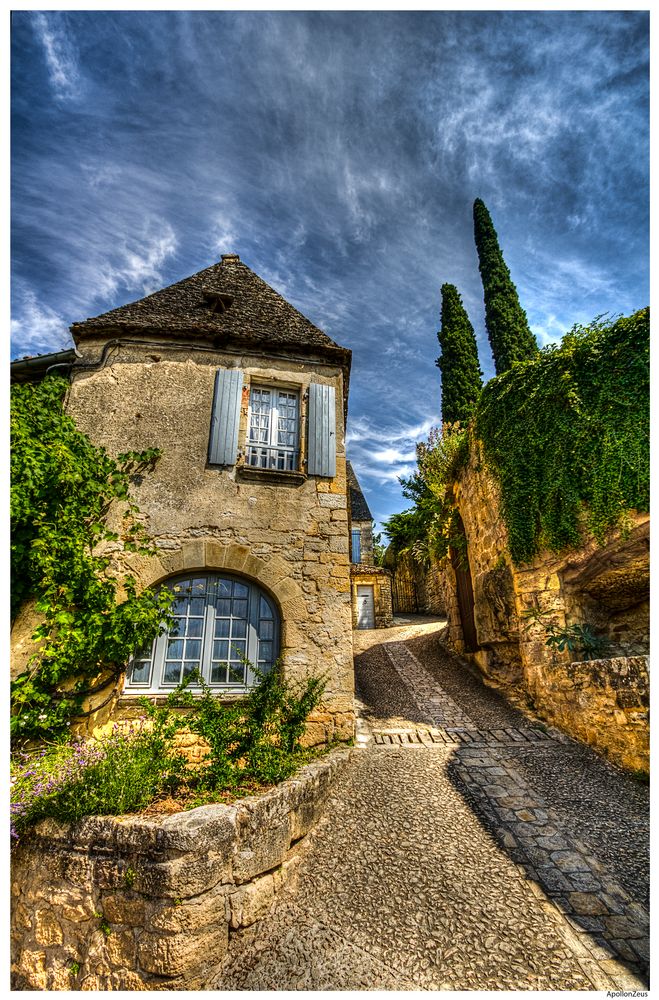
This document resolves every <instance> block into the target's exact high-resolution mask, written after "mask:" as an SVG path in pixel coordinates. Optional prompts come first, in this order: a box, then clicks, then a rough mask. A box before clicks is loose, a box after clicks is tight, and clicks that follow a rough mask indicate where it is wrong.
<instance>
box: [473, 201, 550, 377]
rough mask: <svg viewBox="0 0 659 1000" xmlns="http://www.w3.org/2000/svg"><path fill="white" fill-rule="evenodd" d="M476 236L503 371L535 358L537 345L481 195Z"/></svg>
mask: <svg viewBox="0 0 659 1000" xmlns="http://www.w3.org/2000/svg"><path fill="white" fill-rule="evenodd" d="M474 238H475V241H476V249H477V251H478V267H479V270H480V273H481V279H482V281H483V294H484V299H485V326H486V327H487V335H488V338H489V341H490V346H491V348H492V354H493V356H494V367H495V371H496V373H497V375H500V374H501V372H505V371H507V370H508V369H509V368H511V367H512V365H513V364H514V363H515V362H516V361H526V360H528V359H529V358H532V357H533V356H534V355H535V354H537V351H538V345H537V343H536V339H535V337H534V336H533V334H532V333H531V330H530V328H529V324H528V320H527V318H526V313H525V312H524V310H523V309H522V307H521V305H520V304H519V298H518V296H517V289H516V288H515V286H514V284H513V282H512V280H511V277H510V271H509V270H508V268H507V267H506V262H505V261H504V259H503V254H502V253H501V249H500V247H499V240H498V237H497V233H496V230H495V228H494V225H493V224H492V219H491V218H490V213H489V212H488V210H487V208H486V207H485V205H484V203H483V202H482V201H481V199H480V198H477V199H476V201H475V202H474Z"/></svg>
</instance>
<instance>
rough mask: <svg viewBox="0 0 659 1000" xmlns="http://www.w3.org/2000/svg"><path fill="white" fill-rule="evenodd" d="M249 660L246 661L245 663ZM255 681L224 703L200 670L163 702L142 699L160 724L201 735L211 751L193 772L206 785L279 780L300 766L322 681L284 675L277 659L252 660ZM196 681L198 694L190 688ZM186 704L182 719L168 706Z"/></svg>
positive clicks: (201, 784) (216, 786) (318, 699)
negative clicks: (264, 668)
mask: <svg viewBox="0 0 659 1000" xmlns="http://www.w3.org/2000/svg"><path fill="white" fill-rule="evenodd" d="M250 666H251V665H250ZM251 670H252V671H254V673H256V675H257V679H258V683H257V685H256V686H255V687H254V688H252V690H251V691H250V693H249V694H248V695H247V697H246V698H245V699H244V701H241V702H238V703H236V702H234V703H226V702H222V701H221V700H220V698H219V697H218V696H217V695H215V694H214V693H213V691H212V689H211V688H210V687H209V686H208V685H207V684H206V683H205V681H204V680H203V678H202V677H201V676H200V675H199V674H191V675H190V676H188V677H187V678H186V679H185V680H184V681H183V682H182V684H180V685H179V687H178V688H177V689H176V690H175V691H173V692H172V693H171V694H170V695H169V697H168V699H167V705H166V706H165V708H156V707H154V706H153V705H151V704H150V703H149V702H148V700H147V699H144V701H143V704H144V707H145V710H146V711H147V712H148V713H149V714H150V715H151V716H152V717H153V718H154V719H158V720H163V722H164V723H165V724H171V721H172V719H174V720H175V721H174V724H175V725H179V726H180V725H184V726H185V727H186V728H187V729H189V730H190V731H191V732H193V733H197V734H198V735H199V736H201V737H203V739H204V740H205V741H206V743H207V744H208V746H209V749H210V752H209V754H208V756H207V757H206V759H205V761H204V763H203V766H202V768H201V770H200V771H199V774H198V776H197V779H196V781H197V784H198V786H199V787H200V788H204V789H207V790H218V789H222V788H229V787H235V786H236V785H238V784H239V783H240V782H241V781H244V780H246V779H253V780H255V781H259V782H262V783H264V784H274V783H277V782H278V781H283V779H284V778H287V777H288V776H289V775H290V774H292V773H293V771H294V770H295V769H296V768H297V767H298V766H299V764H300V759H301V753H302V748H301V747H300V737H301V736H302V734H303V733H304V723H305V720H306V718H307V716H308V715H309V713H310V712H311V711H312V710H313V708H315V706H316V705H317V704H318V702H319V701H320V698H321V695H322V693H323V689H324V687H325V682H324V680H323V679H321V678H317V677H311V678H309V679H307V681H306V682H304V683H299V684H292V683H291V682H289V681H286V680H285V679H284V676H283V670H282V666H281V663H280V662H277V663H276V664H275V665H274V667H273V668H272V670H270V671H269V672H268V673H267V674H263V673H261V672H260V671H258V670H256V669H255V668H254V667H253V666H251ZM193 682H194V683H195V684H197V685H199V687H200V688H201V695H200V696H195V695H193V694H192V692H191V691H190V690H189V685H190V684H191V683H193ZM175 708H186V709H187V710H188V712H187V714H186V715H185V716H184V717H183V719H181V717H178V719H177V717H176V716H173V715H172V712H171V710H172V709H175Z"/></svg>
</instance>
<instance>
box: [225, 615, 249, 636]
mask: <svg viewBox="0 0 659 1000" xmlns="http://www.w3.org/2000/svg"><path fill="white" fill-rule="evenodd" d="M231 634H232V636H233V637H234V639H244V638H245V636H246V635H247V619H246V618H234V619H233V621H232V623H231ZM227 635H228V633H227Z"/></svg>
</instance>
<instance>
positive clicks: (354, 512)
mask: <svg viewBox="0 0 659 1000" xmlns="http://www.w3.org/2000/svg"><path fill="white" fill-rule="evenodd" d="M346 470H347V473H348V489H349V490H350V519H351V520H352V521H372V520H373V515H372V514H371V512H370V510H369V509H368V504H367V503H366V499H365V497H364V494H363V493H362V488H361V486H360V485H359V480H358V479H357V476H356V475H355V470H354V469H353V467H352V465H351V464H350V462H346Z"/></svg>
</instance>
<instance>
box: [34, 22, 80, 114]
mask: <svg viewBox="0 0 659 1000" xmlns="http://www.w3.org/2000/svg"><path fill="white" fill-rule="evenodd" d="M33 24H34V30H35V33H36V36H37V38H38V39H39V41H40V42H41V44H42V45H43V49H44V55H45V57H46V64H47V66H48V72H49V74H50V83H51V86H52V88H53V93H54V95H55V97H56V98H57V99H58V100H61V101H69V100H74V99H75V98H77V97H78V96H79V93H80V70H79V69H78V60H77V54H76V51H75V48H74V45H73V43H72V41H71V39H70V38H69V36H68V35H67V34H66V31H65V30H64V27H63V25H62V21H61V18H58V17H57V15H56V14H55V15H53V14H46V13H42V12H38V13H35V15H34V20H33Z"/></svg>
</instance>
